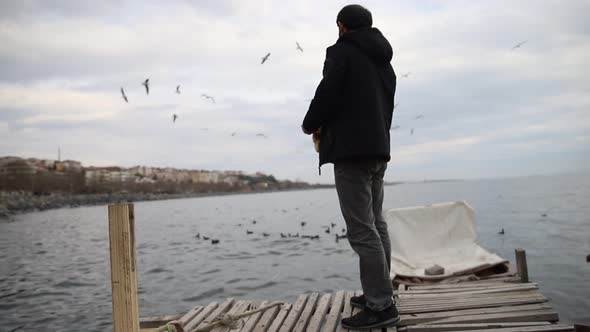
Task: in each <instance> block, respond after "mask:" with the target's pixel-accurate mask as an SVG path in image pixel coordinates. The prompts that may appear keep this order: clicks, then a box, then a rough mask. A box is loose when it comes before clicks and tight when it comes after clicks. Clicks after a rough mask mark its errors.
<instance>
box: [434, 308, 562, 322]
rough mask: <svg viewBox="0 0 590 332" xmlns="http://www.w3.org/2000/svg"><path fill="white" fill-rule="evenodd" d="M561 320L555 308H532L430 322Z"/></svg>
mask: <svg viewBox="0 0 590 332" xmlns="http://www.w3.org/2000/svg"><path fill="white" fill-rule="evenodd" d="M558 320H559V316H558V315H557V312H555V311H553V310H547V309H544V310H532V311H524V312H501V313H493V314H483V315H465V316H457V317H449V318H443V319H439V320H435V321H432V322H429V323H428V324H429V325H434V324H456V323H500V322H506V323H510V322H541V321H546V322H556V321H558Z"/></svg>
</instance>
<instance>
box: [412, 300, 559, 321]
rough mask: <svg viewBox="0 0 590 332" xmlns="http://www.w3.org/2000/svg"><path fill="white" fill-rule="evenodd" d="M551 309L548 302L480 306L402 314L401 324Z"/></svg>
mask: <svg viewBox="0 0 590 332" xmlns="http://www.w3.org/2000/svg"><path fill="white" fill-rule="evenodd" d="M541 309H551V306H550V305H549V304H547V303H540V304H527V305H521V306H505V307H496V308H478V309H464V310H450V311H440V312H428V313H423V314H413V315H401V325H415V324H425V323H428V322H431V321H434V320H439V319H443V318H448V317H456V316H464V315H482V314H492V313H500V312H514V311H519V312H525V311H530V310H541Z"/></svg>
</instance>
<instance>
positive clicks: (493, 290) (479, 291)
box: [398, 283, 539, 299]
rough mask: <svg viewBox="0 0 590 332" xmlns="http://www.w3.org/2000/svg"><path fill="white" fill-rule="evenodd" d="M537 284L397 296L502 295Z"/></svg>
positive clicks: (528, 288) (524, 289) (420, 292)
mask: <svg viewBox="0 0 590 332" xmlns="http://www.w3.org/2000/svg"><path fill="white" fill-rule="evenodd" d="M538 288H539V287H538V286H537V284H530V283H529V284H518V285H515V286H512V287H493V288H467V289H465V290H464V289H461V290H453V291H448V290H443V291H440V290H439V291H415V292H414V291H405V292H404V293H400V294H399V295H398V297H399V298H402V299H419V298H429V297H439V296H440V297H459V296H468V295H479V294H502V293H506V292H518V291H527V290H537V289H538Z"/></svg>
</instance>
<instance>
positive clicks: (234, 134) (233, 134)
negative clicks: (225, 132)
mask: <svg viewBox="0 0 590 332" xmlns="http://www.w3.org/2000/svg"><path fill="white" fill-rule="evenodd" d="M234 136H236V132H233V133H231V137H234ZM255 223H256V222H255Z"/></svg>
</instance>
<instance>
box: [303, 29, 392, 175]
mask: <svg viewBox="0 0 590 332" xmlns="http://www.w3.org/2000/svg"><path fill="white" fill-rule="evenodd" d="M392 56H393V50H392V48H391V45H390V44H389V42H388V41H387V39H385V37H383V35H382V34H381V32H380V31H379V30H378V29H376V28H365V29H360V30H357V31H354V32H349V33H345V34H343V35H342V36H341V37H340V38H339V39H338V41H337V42H336V44H334V45H332V46H330V47H328V49H327V51H326V61H325V62H324V70H323V79H322V81H321V82H320V84H319V86H318V87H317V90H316V92H315V96H314V98H313V100H312V101H311V104H310V106H309V110H308V111H307V114H306V115H305V119H304V120H303V128H305V129H306V130H308V131H316V130H317V129H319V128H321V130H322V131H321V136H320V138H321V143H320V166H321V165H323V164H325V163H334V162H337V161H343V160H355V159H369V158H379V159H383V160H386V161H389V160H390V159H391V156H390V146H389V129H390V128H391V121H392V117H393V105H394V95H395V87H396V76H395V72H394V71H393V68H392V67H391V64H390V62H391V58H392Z"/></svg>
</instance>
